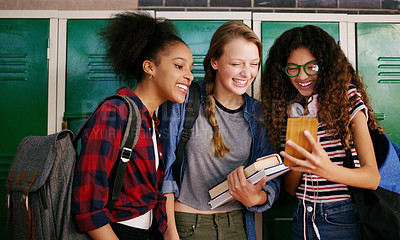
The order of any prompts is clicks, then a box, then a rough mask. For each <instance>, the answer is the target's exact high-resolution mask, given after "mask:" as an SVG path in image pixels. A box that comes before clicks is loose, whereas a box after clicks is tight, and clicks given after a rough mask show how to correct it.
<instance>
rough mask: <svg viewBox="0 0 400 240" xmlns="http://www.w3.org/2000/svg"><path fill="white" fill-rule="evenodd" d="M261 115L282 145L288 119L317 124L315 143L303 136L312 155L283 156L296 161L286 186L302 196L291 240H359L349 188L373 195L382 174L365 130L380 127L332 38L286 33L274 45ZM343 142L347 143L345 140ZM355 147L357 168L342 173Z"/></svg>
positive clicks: (313, 31)
mask: <svg viewBox="0 0 400 240" xmlns="http://www.w3.org/2000/svg"><path fill="white" fill-rule="evenodd" d="M261 94H262V97H261V98H262V103H263V106H264V113H263V116H264V117H266V119H267V120H265V122H264V123H265V125H266V127H267V129H268V135H269V138H270V139H271V141H273V143H274V144H275V145H276V146H280V147H284V143H283V141H282V140H284V139H285V138H284V136H285V132H286V122H287V118H288V117H299V116H300V117H301V116H314V117H316V118H317V119H318V122H319V124H318V134H317V135H318V141H315V140H314V138H313V137H312V136H311V135H310V133H309V132H308V131H304V136H305V138H306V139H307V140H308V142H309V143H310V145H311V148H312V150H311V152H308V151H306V150H305V149H304V148H302V147H300V146H298V145H297V144H295V143H294V142H293V141H290V140H289V141H287V142H286V143H285V144H287V145H288V146H290V147H292V148H294V149H295V150H296V151H297V152H298V153H300V154H301V155H303V156H304V158H305V160H300V159H298V158H295V157H293V156H291V155H289V154H287V153H286V152H284V151H281V155H282V156H283V157H284V158H285V159H287V160H289V161H290V162H291V163H293V165H294V167H291V171H289V172H288V173H286V174H285V177H284V180H285V188H286V190H287V191H288V192H289V193H290V194H292V195H296V197H297V198H298V204H297V206H296V210H295V214H294V218H293V233H292V235H293V239H332V238H334V239H359V237H360V230H359V219H358V214H357V208H356V205H355V204H354V202H353V201H352V199H351V197H350V195H349V192H348V188H347V187H348V186H351V187H358V188H366V189H376V188H377V187H378V184H379V181H380V175H379V172H378V167H377V164H376V160H375V155H374V148H373V145H372V141H371V137H370V135H369V131H368V124H369V125H370V127H371V128H372V129H376V128H378V126H377V123H376V121H375V118H374V116H373V114H372V109H371V107H370V106H369V100H368V96H367V93H366V91H365V85H364V83H363V81H362V79H361V78H360V77H359V76H358V75H357V72H356V71H355V70H354V68H353V66H352V65H351V63H350V62H349V61H348V59H347V58H346V56H345V54H344V53H343V51H342V50H341V48H340V47H339V45H338V44H337V43H336V42H335V40H334V39H333V38H332V37H331V36H330V35H329V34H328V33H326V32H325V31H324V30H322V29H321V28H319V27H316V26H312V25H307V26H304V27H296V28H293V29H290V30H288V31H286V32H284V33H283V34H282V35H281V36H280V37H279V38H277V39H276V40H275V42H274V44H273V46H272V47H271V49H270V51H269V55H268V59H267V60H266V63H265V71H264V72H263V74H262V84H261ZM342 140H343V141H342ZM348 148H350V149H351V151H352V154H353V158H354V159H355V160H356V162H357V164H356V168H354V169H350V168H345V167H343V160H344V159H345V158H346V154H345V150H346V149H348Z"/></svg>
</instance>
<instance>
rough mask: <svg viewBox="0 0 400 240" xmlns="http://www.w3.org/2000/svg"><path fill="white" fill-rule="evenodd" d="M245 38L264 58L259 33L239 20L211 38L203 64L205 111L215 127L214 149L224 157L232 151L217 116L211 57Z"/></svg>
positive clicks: (220, 28) (223, 27) (217, 154)
mask: <svg viewBox="0 0 400 240" xmlns="http://www.w3.org/2000/svg"><path fill="white" fill-rule="evenodd" d="M237 38H243V39H245V40H247V41H249V42H252V43H254V44H255V45H256V46H257V48H258V54H259V57H260V59H262V44H261V41H260V39H259V38H258V37H257V35H256V34H255V33H254V32H253V30H251V28H249V27H248V26H247V25H246V24H244V23H242V22H239V21H229V22H226V23H224V24H222V25H221V26H220V27H219V28H218V29H217V30H216V31H215V33H214V35H213V36H212V38H211V42H210V48H209V49H208V52H207V55H206V57H205V58H204V61H203V66H204V70H205V76H204V84H205V86H206V105H205V109H204V113H205V115H206V117H208V120H209V122H210V124H211V126H212V128H213V132H214V135H213V138H212V140H211V142H212V151H213V154H214V155H215V156H216V157H221V158H222V157H224V156H225V154H226V153H228V152H230V150H231V149H230V148H229V147H228V146H227V145H226V144H225V141H224V139H223V138H222V135H221V132H220V129H219V126H218V123H217V119H216V118H215V99H214V96H213V95H214V87H215V76H216V70H214V69H213V68H212V66H211V59H219V58H220V57H221V56H222V55H223V49H224V46H225V45H226V44H227V43H229V42H230V41H232V40H233V39H237Z"/></svg>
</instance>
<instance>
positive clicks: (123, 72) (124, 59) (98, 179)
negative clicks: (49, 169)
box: [72, 12, 193, 240]
mask: <svg viewBox="0 0 400 240" xmlns="http://www.w3.org/2000/svg"><path fill="white" fill-rule="evenodd" d="M102 36H103V38H104V40H105V45H106V50H107V56H108V57H109V59H110V62H111V63H112V66H113V69H114V70H115V72H116V73H117V76H118V77H119V79H120V80H121V81H122V82H123V83H124V84H126V85H128V86H129V87H122V88H120V89H119V90H118V91H117V93H118V94H121V95H125V96H128V97H129V98H131V99H132V100H133V101H134V102H135V103H136V105H137V107H138V109H139V112H140V118H141V122H140V130H137V132H139V136H138V139H139V140H138V142H137V144H136V145H135V147H134V149H132V151H131V154H130V156H129V157H126V158H129V161H127V165H126V171H125V175H124V178H123V181H122V188H121V193H120V195H119V196H120V198H119V200H117V201H114V207H109V203H110V202H111V200H110V199H111V198H109V195H111V193H110V181H111V180H112V179H113V176H115V172H116V167H115V166H116V165H117V164H119V159H120V157H119V156H118V155H119V149H120V145H121V144H120V143H121V138H122V136H123V135H124V131H125V130H128V129H126V128H127V115H128V112H127V105H126V104H125V102H124V101H122V100H120V99H116V98H113V99H110V100H107V101H106V102H105V103H104V104H102V105H101V106H100V107H99V109H98V110H97V111H96V112H95V113H94V115H93V116H92V117H91V118H90V120H89V122H88V124H87V125H86V126H85V129H84V133H83V136H84V137H83V138H82V148H81V149H82V150H81V152H80V156H79V158H78V160H77V163H76V169H75V177H74V183H73V185H74V187H73V190H72V191H73V192H72V213H73V215H74V218H75V220H76V223H77V226H78V227H79V230H80V231H81V232H87V233H88V234H89V235H90V237H91V238H93V239H143V240H144V239H146V240H148V239H163V237H162V234H163V233H164V232H165V230H166V228H167V218H166V213H165V211H166V210H165V209H166V198H165V196H164V195H163V194H162V193H161V187H162V183H163V180H164V175H165V167H164V164H163V159H162V152H161V143H160V141H159V134H158V130H157V127H158V124H159V122H160V121H159V120H158V119H157V117H156V115H155V111H156V109H157V108H158V107H159V106H160V105H161V104H162V103H163V102H164V101H166V100H169V101H172V102H179V103H182V102H183V101H184V100H185V97H186V93H187V91H188V88H189V86H190V84H191V82H192V80H193V75H192V72H191V70H192V66H193V57H192V53H191V52H190V50H189V48H188V47H187V45H186V44H185V43H184V42H183V41H182V39H181V38H180V37H179V36H178V35H177V30H176V28H175V27H174V25H173V24H172V23H171V22H168V21H165V20H163V19H156V18H153V17H152V16H150V15H148V14H146V13H140V12H124V13H119V14H117V15H115V16H114V17H113V18H112V19H110V21H109V24H108V25H107V27H106V28H105V29H104V30H103V31H102ZM135 85H136V87H135V88H134V89H133V90H132V89H131V87H133V86H135ZM131 137H132V136H131ZM109 200H110V201H109Z"/></svg>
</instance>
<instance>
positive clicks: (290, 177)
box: [283, 171, 303, 196]
mask: <svg viewBox="0 0 400 240" xmlns="http://www.w3.org/2000/svg"><path fill="white" fill-rule="evenodd" d="M302 175H303V173H302V172H295V171H289V172H287V173H285V175H284V176H283V177H284V184H285V190H286V192H288V193H289V194H291V195H293V196H294V195H295V194H296V190H297V188H298V187H299V184H300V181H301V176H302Z"/></svg>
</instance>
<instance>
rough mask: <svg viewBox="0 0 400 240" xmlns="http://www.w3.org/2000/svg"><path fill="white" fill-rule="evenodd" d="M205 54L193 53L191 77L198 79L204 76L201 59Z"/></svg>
mask: <svg viewBox="0 0 400 240" xmlns="http://www.w3.org/2000/svg"><path fill="white" fill-rule="evenodd" d="M205 57H206V56H205V55H193V70H192V73H193V78H194V81H198V80H201V79H203V78H204V68H203V60H204V58H205Z"/></svg>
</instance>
